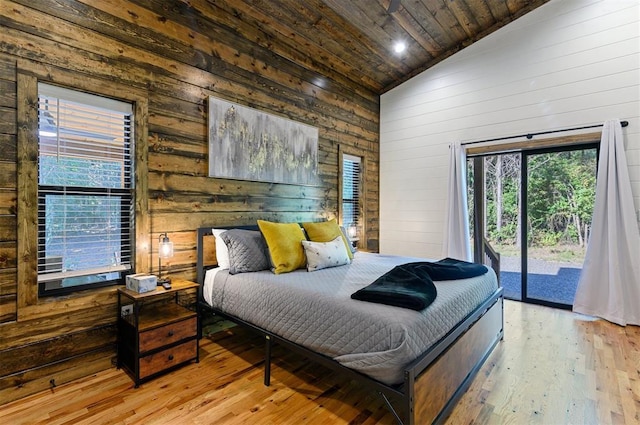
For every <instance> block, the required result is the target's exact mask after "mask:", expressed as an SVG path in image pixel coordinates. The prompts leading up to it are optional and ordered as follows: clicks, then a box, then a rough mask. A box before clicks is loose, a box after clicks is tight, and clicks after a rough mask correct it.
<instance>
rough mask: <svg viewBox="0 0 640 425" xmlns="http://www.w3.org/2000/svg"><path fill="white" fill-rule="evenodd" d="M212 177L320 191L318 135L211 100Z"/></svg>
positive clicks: (286, 121) (312, 129)
mask: <svg viewBox="0 0 640 425" xmlns="http://www.w3.org/2000/svg"><path fill="white" fill-rule="evenodd" d="M209 177H216V178H225V179H236V180H251V181H261V182H270V183H287V184H295V185H309V186H314V185H318V184H319V181H318V129H317V128H316V127H312V126H309V125H306V124H302V123H299V122H296V121H292V120H289V119H286V118H282V117H279V116H277V115H273V114H269V113H266V112H262V111H259V110H257V109H253V108H249V107H246V106H242V105H238V104H236V103H232V102H228V101H226V100H222V99H218V98H215V97H213V96H209Z"/></svg>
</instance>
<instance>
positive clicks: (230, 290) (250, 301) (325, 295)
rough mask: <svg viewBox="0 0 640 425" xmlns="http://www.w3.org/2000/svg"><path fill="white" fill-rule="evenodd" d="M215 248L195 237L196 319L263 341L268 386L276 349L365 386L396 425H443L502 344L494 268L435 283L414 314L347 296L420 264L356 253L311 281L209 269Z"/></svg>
mask: <svg viewBox="0 0 640 425" xmlns="http://www.w3.org/2000/svg"><path fill="white" fill-rule="evenodd" d="M234 228H235V229H237V228H238V226H235V227H234ZM243 228H244V229H245V230H247V229H251V230H255V227H243ZM214 239H215V238H214V237H213V236H212V227H202V228H200V229H198V238H197V240H198V260H197V263H198V264H197V273H198V282H199V283H200V284H201V285H200V289H199V294H198V308H199V311H200V312H201V313H205V312H207V311H209V312H213V313H214V314H217V315H221V316H223V317H226V318H228V319H230V320H232V321H234V322H236V323H239V324H241V325H244V326H248V327H250V328H251V329H253V330H255V331H257V332H259V333H260V334H262V335H264V338H265V356H266V359H265V378H264V383H265V385H269V382H270V374H271V372H270V360H271V347H272V344H273V343H274V342H275V343H279V344H283V345H285V346H287V347H288V348H290V349H292V350H295V351H297V352H299V353H301V354H303V355H305V356H307V357H309V358H310V359H312V360H314V361H317V362H320V363H321V364H324V365H325V366H328V367H330V368H332V369H334V370H338V371H340V372H341V373H344V374H346V375H348V376H349V377H350V378H352V379H355V380H358V381H361V382H364V383H365V384H366V385H367V387H368V388H372V389H374V390H375V391H376V392H377V393H378V394H379V395H380V396H381V397H382V398H383V400H384V401H385V403H386V405H387V406H388V407H389V409H390V410H391V412H392V413H393V414H394V416H395V417H396V419H397V420H398V422H399V423H405V424H417V423H420V424H422V423H439V422H442V421H444V420H445V419H446V417H447V415H448V414H449V413H450V411H451V409H452V408H453V407H454V405H455V402H456V401H457V399H458V398H459V397H460V396H461V395H462V394H463V393H464V391H465V390H466V388H467V387H468V386H469V385H470V383H471V381H472V379H473V377H474V376H475V374H476V373H477V372H478V370H479V369H480V367H481V365H482V364H483V363H484V361H485V360H486V358H487V357H488V356H489V354H490V353H491V351H492V349H493V348H494V347H495V345H496V344H497V343H498V341H500V340H501V339H502V336H503V310H502V289H501V288H500V287H499V285H498V281H497V278H496V273H495V272H494V270H493V269H491V268H488V271H487V272H486V273H485V274H483V275H481V276H477V277H473V278H469V279H460V280H455V281H443V282H434V283H435V285H436V288H437V293H438V295H437V297H436V298H435V300H434V301H433V303H432V304H431V305H429V306H428V307H427V308H425V309H424V310H412V309H407V308H401V307H395V306H389V305H384V304H378V303H370V302H364V301H358V300H354V299H351V297H350V295H351V294H352V293H354V292H355V291H357V290H358V289H361V288H363V287H365V286H367V285H368V284H369V283H371V282H372V281H374V280H375V279H376V278H377V277H379V276H381V275H382V274H384V273H386V272H388V271H390V270H391V269H393V268H394V267H395V266H397V265H400V264H405V263H410V262H414V261H417V260H418V259H415V258H406V257H397V256H386V255H380V254H371V253H365V252H358V253H356V254H355V256H354V258H353V261H352V262H351V263H350V264H348V265H343V266H340V267H331V268H326V269H322V270H318V271H314V272H308V271H307V270H306V269H299V270H294V271H291V272H289V273H283V274H274V273H272V272H271V271H270V270H261V271H252V272H247V273H236V274H231V273H230V270H228V269H221V268H219V267H211V266H210V265H209V264H210V263H211V260H210V258H211V254H210V251H211V250H212V246H211V245H212V244H213V240H214ZM422 261H424V260H422ZM232 269H233V268H232ZM451 306H455V307H454V308H453V309H452V308H451ZM200 322H202V321H200Z"/></svg>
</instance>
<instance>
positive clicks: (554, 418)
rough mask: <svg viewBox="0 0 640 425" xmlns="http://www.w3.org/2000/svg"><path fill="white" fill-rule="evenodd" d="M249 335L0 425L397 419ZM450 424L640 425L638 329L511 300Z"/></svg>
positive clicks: (14, 407)
mask: <svg viewBox="0 0 640 425" xmlns="http://www.w3.org/2000/svg"><path fill="white" fill-rule="evenodd" d="M246 336H247V333H246V332H245V331H242V330H239V329H232V330H228V331H222V332H217V333H215V334H214V335H209V336H208V337H205V338H203V339H202V341H201V361H200V363H199V364H190V365H188V366H186V367H183V368H181V369H179V370H176V371H174V372H172V373H170V374H168V375H164V376H162V377H159V378H157V379H156V380H153V381H151V382H148V383H146V384H143V385H142V386H141V387H140V388H137V389H134V388H133V382H132V381H131V380H130V379H129V377H128V376H127V375H125V374H124V372H122V371H120V370H116V369H115V368H114V369H110V370H107V371H104V372H101V373H99V374H97V375H94V376H91V377H88V378H85V379H82V380H78V381H75V382H72V383H70V384H66V385H61V386H59V387H57V388H55V389H53V390H51V391H46V392H43V393H40V394H36V395H33V396H30V397H27V398H24V399H22V400H19V401H16V402H13V403H10V404H7V405H4V406H2V407H1V408H0V423H1V424H12V425H13V424H47V425H51V424H92V425H95V424H245V423H247V424H289V423H291V424H299V423H309V424H347V423H349V424H392V423H394V422H393V418H392V416H391V415H390V414H389V413H388V412H387V410H386V409H385V407H384V405H383V403H382V402H381V401H380V400H379V399H378V398H377V397H376V395H375V394H373V393H371V392H369V391H368V390H367V389H366V388H362V387H361V386H359V385H358V384H356V383H354V382H350V381H348V380H345V379H342V378H340V377H338V376H335V374H334V373H333V372H331V371H328V370H327V369H325V368H323V367H320V366H317V365H315V364H310V363H308V362H306V361H305V360H304V359H302V358H300V357H299V356H297V355H295V354H292V353H288V352H285V351H284V350H283V349H276V350H275V352H274V355H275V358H274V364H273V368H272V384H271V386H270V387H265V386H263V384H262V368H261V366H262V357H263V345H262V342H261V340H260V339H256V338H253V339H251V338H249V339H247V338H246ZM447 423H449V424H470V423H475V424H640V328H639V327H637V326H627V327H619V326H616V325H613V324H611V323H608V322H605V321H603V320H594V319H591V318H588V317H584V316H580V315H576V314H573V313H571V312H567V311H562V310H555V309H551V308H546V307H540V306H533V305H526V304H521V303H518V302H513V301H507V302H506V303H505V338H504V341H503V342H501V343H500V344H499V345H498V347H497V348H496V349H495V350H494V352H493V353H492V355H491V356H490V357H489V359H488V360H487V362H486V363H485V365H484V367H483V368H482V370H481V371H480V373H479V374H478V376H477V377H476V379H475V380H474V383H473V384H472V386H471V387H470V389H469V390H468V391H467V393H466V394H465V395H464V396H463V398H462V399H461V400H460V402H459V403H458V405H457V406H456V408H455V409H454V411H453V413H452V414H451V416H450V417H449V419H448V422H447Z"/></svg>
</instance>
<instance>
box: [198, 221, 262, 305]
mask: <svg viewBox="0 0 640 425" xmlns="http://www.w3.org/2000/svg"><path fill="white" fill-rule="evenodd" d="M214 228H215V229H247V230H258V225H257V224H254V225H249V226H215V225H212V226H204V227H199V228H198V230H197V232H198V234H197V236H196V279H197V282H198V283H199V284H200V286H199V287H198V299H199V300H201V299H202V290H203V286H204V275H205V273H206V272H207V269H210V268H212V267H213V266H210V265H205V264H204V238H205V236H212V235H213V229H214Z"/></svg>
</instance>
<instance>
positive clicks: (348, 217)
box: [342, 154, 361, 229]
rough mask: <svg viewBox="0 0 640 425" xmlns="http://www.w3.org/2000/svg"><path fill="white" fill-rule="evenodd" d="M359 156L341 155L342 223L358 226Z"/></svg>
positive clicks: (348, 225) (347, 225)
mask: <svg viewBox="0 0 640 425" xmlns="http://www.w3.org/2000/svg"><path fill="white" fill-rule="evenodd" d="M360 170H361V158H360V157H358V156H353V155H347V154H344V155H343V156H342V224H343V225H344V226H345V227H355V228H356V229H358V228H359V224H360V178H361V176H360Z"/></svg>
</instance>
